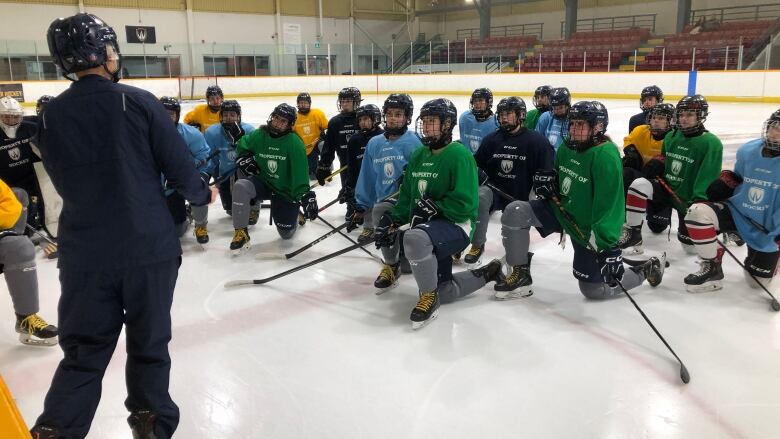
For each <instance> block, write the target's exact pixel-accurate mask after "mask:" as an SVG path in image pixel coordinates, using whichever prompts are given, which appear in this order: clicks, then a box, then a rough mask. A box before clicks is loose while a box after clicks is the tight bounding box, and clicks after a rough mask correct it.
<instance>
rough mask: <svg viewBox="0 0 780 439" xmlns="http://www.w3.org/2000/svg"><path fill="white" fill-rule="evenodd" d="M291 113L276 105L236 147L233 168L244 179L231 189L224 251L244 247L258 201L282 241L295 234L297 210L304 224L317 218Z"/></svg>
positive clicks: (315, 198) (302, 149) (292, 113)
mask: <svg viewBox="0 0 780 439" xmlns="http://www.w3.org/2000/svg"><path fill="white" fill-rule="evenodd" d="M295 117H296V111H295V108H293V107H291V106H289V105H287V104H280V105H278V106H277V107H276V108H274V111H273V112H271V115H270V116H269V117H268V122H267V124H266V125H264V126H262V127H260V128H259V129H257V130H255V131H253V132H252V133H251V134H247V135H245V136H243V137H242V138H241V140H239V141H238V143H237V144H236V153H237V154H238V158H237V159H236V166H238V170H239V171H240V173H241V174H243V175H244V176H245V178H242V179H240V180H238V181H236V184H235V185H234V186H233V209H232V210H233V228H234V229H235V233H234V235H233V241H232V242H231V243H230V249H231V250H232V251H233V252H234V253H238V252H239V251H240V250H242V249H245V248H248V247H249V232H248V231H247V227H248V225H249V211H250V209H251V206H253V205H256V204H258V203H261V202H262V201H264V200H270V201H271V217H273V220H274V223H276V230H277V231H278V232H279V236H281V237H282V239H290V238H292V236H293V235H294V234H295V230H296V229H297V228H298V209H300V208H302V209H303V212H304V216H305V217H306V219H309V220H313V219H315V218H317V197H316V196H315V195H314V192H312V191H311V190H309V165H308V162H307V159H306V149H305V148H304V146H303V141H301V138H300V137H298V136H297V135H296V134H295V133H293V132H292V128H293V125H294V124H295Z"/></svg>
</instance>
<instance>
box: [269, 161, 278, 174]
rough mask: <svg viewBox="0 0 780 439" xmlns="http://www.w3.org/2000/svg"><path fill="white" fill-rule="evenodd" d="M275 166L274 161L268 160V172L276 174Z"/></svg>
mask: <svg viewBox="0 0 780 439" xmlns="http://www.w3.org/2000/svg"><path fill="white" fill-rule="evenodd" d="M277 166H278V165H277V164H276V160H268V171H269V172H270V173H271V174H276V169H277Z"/></svg>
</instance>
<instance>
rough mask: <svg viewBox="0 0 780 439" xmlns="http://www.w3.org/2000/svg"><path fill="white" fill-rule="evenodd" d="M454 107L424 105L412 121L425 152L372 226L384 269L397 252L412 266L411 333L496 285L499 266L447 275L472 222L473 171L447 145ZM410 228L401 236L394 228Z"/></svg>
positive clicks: (461, 149)
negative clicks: (443, 307)
mask: <svg viewBox="0 0 780 439" xmlns="http://www.w3.org/2000/svg"><path fill="white" fill-rule="evenodd" d="M457 117H458V113H457V110H456V109H455V105H453V104H452V102H450V101H449V100H447V99H434V100H432V101H429V102H426V103H425V105H423V106H422V109H421V110H420V116H419V117H418V118H417V132H418V133H421V134H422V143H423V145H424V146H425V148H417V149H416V150H415V151H414V152H413V153H412V155H411V157H410V158H409V164H408V165H407V167H406V171H405V172H404V180H403V183H402V184H401V192H400V194H399V196H398V202H397V203H396V205H395V206H394V207H393V208H392V209H391V210H390V211H388V212H386V213H384V214H383V215H382V217H381V218H380V219H379V221H378V223H377V224H376V225H375V230H374V237H375V238H376V245H377V247H378V248H381V249H382V256H383V257H384V260H385V263H386V264H394V263H397V262H398V260H399V259H398V258H399V251H400V249H401V248H400V246H401V245H403V249H404V252H405V254H406V257H407V258H408V259H409V262H410V264H411V266H412V273H413V274H414V278H415V281H416V282H417V288H418V291H419V296H420V298H419V301H418V302H417V305H416V306H415V307H414V309H412V313H411V316H410V318H411V321H412V328H413V329H417V328H420V327H422V326H423V325H425V324H426V323H428V322H429V321H431V320H432V319H434V318H436V316H437V314H438V310H439V304H440V303H447V302H452V301H454V300H456V299H458V298H460V297H463V296H466V295H467V294H470V293H472V292H474V291H476V290H477V289H479V288H481V287H482V286H483V285H485V284H486V283H487V282H490V281H496V280H500V279H502V274H501V263H500V262H499V261H497V260H496V261H493V262H491V263H490V264H488V265H486V266H484V267H482V268H480V269H478V270H471V271H467V272H462V273H457V274H455V275H454V276H453V274H452V255H453V254H455V253H457V252H460V251H463V249H465V248H466V246H467V245H468V244H469V233H466V231H465V230H464V227H466V228H467V230H469V231H470V230H471V229H472V228H473V226H474V222H475V221H476V219H477V204H478V201H477V200H478V195H477V168H476V165H475V163H474V158H473V156H472V154H471V152H470V151H469V150H468V149H466V147H465V146H463V144H462V143H460V142H453V141H452V130H453V128H454V127H455V125H456V123H457ZM407 223H411V227H410V229H409V230H407V231H406V232H405V233H403V235H402V236H400V237H399V236H398V235H399V233H398V231H397V230H398V227H399V226H401V225H403V224H407Z"/></svg>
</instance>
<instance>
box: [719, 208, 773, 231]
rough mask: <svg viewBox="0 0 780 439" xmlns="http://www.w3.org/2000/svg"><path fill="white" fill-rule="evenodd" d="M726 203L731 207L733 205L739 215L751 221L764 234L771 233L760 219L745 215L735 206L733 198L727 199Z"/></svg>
mask: <svg viewBox="0 0 780 439" xmlns="http://www.w3.org/2000/svg"><path fill="white" fill-rule="evenodd" d="M724 203H725V204H728V205H729V206H731V207H733V208H734V210H736V211H737V213H738V214H739V216H741V217H742V218H743V219H744V220H746V221H747V222H749V223H750V225H752V226H753V227H755V228H756V229H758V230H760V231H761V232H762V233H763V234H764V235H769V230H767V229H766V227H764V226H763V225H762V224H761V223H759V222H758V221H756V220H754V219H753V218H751V217H749V216H747V215H745V214H744V213H742V212H740V211H739V209H737V207H736V206H734V204H732V203H731V200H725V201H724Z"/></svg>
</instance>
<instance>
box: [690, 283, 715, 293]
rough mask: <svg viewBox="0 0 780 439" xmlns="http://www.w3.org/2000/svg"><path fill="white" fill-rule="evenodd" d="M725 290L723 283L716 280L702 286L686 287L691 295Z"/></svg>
mask: <svg viewBox="0 0 780 439" xmlns="http://www.w3.org/2000/svg"><path fill="white" fill-rule="evenodd" d="M721 289H723V282H721V281H719V280H716V281H711V282H705V283H703V284H701V285H686V286H685V290H686V291H688V292H689V293H709V292H712V291H718V290H721Z"/></svg>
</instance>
